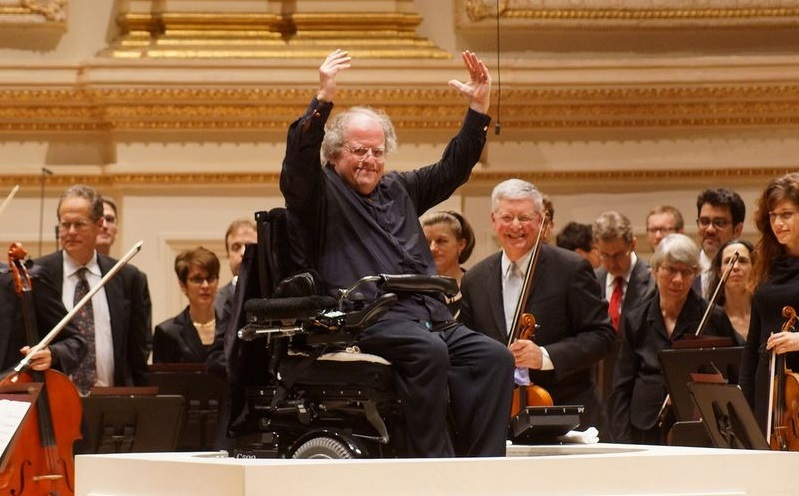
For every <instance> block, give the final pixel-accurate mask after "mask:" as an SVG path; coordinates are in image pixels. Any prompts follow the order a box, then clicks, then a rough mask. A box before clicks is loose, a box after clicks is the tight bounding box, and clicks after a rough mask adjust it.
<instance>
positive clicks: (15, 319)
mask: <svg viewBox="0 0 799 496" xmlns="http://www.w3.org/2000/svg"><path fill="white" fill-rule="evenodd" d="M30 272H31V273H30V276H31V288H32V289H31V293H32V297H33V299H32V301H33V307H34V316H35V319H36V324H37V325H36V327H37V329H36V331H37V334H38V338H39V339H40V340H41V339H42V338H44V337H45V336H46V335H47V333H49V332H50V330H51V329H53V328H54V327H55V326H56V325H57V324H58V323H59V322H61V319H63V318H64V316H65V315H66V314H67V311H66V309H65V308H64V305H63V304H62V303H61V298H60V296H59V291H58V290H57V289H56V287H55V286H54V285H53V283H52V280H51V278H50V277H49V276H48V274H47V272H46V271H45V270H44V269H43V268H42V267H34V268H33V269H31V271H30ZM20 276H23V277H24V275H20ZM16 288H17V284H16V283H15V274H13V273H12V271H11V268H10V267H9V266H8V265H6V264H4V263H0V333H1V334H0V335H1V336H2V337H0V371H1V372H2V373H3V374H5V372H7V371H9V369H11V368H12V367H14V366H16V365H17V364H18V363H19V362H20V360H22V359H23V357H25V356H26V355H27V351H28V349H30V346H29V345H30V343H28V339H27V335H26V332H25V329H26V328H25V320H24V319H25V317H24V315H23V311H22V305H21V304H20V298H19V295H17V294H15V293H16V292H17V290H16ZM33 344H36V343H33ZM84 356H86V340H85V339H84V337H83V336H82V335H81V334H80V332H79V331H78V328H77V327H75V325H74V324H71V323H70V324H67V326H66V327H64V329H63V330H62V331H61V332H60V333H59V334H58V336H56V338H55V339H54V340H53V342H52V343H50V345H49V346H47V347H45V348H44V349H42V350H40V351H38V352H36V354H35V355H34V356H33V357H32V358H31V360H30V365H31V368H32V369H33V370H47V369H49V368H54V369H56V370H59V371H61V372H64V373H65V374H69V373H71V372H72V371H73V370H74V369H75V368H76V367H77V365H78V363H80V361H81V360H83V357H84Z"/></svg>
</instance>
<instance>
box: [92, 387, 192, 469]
mask: <svg viewBox="0 0 799 496" xmlns="http://www.w3.org/2000/svg"><path fill="white" fill-rule="evenodd" d="M102 389H104V388H93V389H92V391H91V394H90V395H89V396H87V397H85V398H83V419H84V423H85V424H86V431H85V433H84V434H85V439H83V441H81V442H80V443H76V446H78V445H79V446H80V453H81V454H86V453H149V452H158V451H175V447H176V445H177V440H178V433H179V431H180V421H181V418H182V416H183V403H184V399H183V397H182V396H178V395H157V394H153V393H154V391H157V389H156V388H107V389H108V391H105V393H112V394H103V392H102ZM76 451H77V450H76Z"/></svg>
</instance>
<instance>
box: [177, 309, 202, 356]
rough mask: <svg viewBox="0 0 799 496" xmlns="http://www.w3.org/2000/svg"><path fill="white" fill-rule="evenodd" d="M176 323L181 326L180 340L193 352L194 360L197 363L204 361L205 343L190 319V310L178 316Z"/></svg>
mask: <svg viewBox="0 0 799 496" xmlns="http://www.w3.org/2000/svg"><path fill="white" fill-rule="evenodd" d="M175 323H176V324H178V325H179V326H180V338H181V339H182V340H183V341H184V342H185V343H186V345H187V346H188V348H189V349H190V350H191V353H192V355H193V358H194V359H195V360H197V361H202V360H204V359H205V357H204V356H203V343H202V341H200V335H199V334H198V333H197V330H196V329H195V328H194V323H193V322H192V321H191V318H190V317H189V310H188V308H187V309H186V310H184V311H183V312H181V314H180V315H178V317H177V318H176V319H175Z"/></svg>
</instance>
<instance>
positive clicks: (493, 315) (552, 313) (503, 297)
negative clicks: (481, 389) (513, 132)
mask: <svg viewBox="0 0 799 496" xmlns="http://www.w3.org/2000/svg"><path fill="white" fill-rule="evenodd" d="M542 211H543V209H542V200H541V193H540V192H539V191H538V189H536V187H535V186H534V185H532V184H530V183H528V182H526V181H522V180H519V179H509V180H507V181H504V182H502V183H500V184H498V185H497V186H496V187H495V188H494V191H493V192H492V194H491V224H492V226H493V229H494V233H495V235H496V238H497V240H498V241H499V244H500V245H501V247H502V251H500V252H499V253H496V254H494V255H491V256H489V257H488V258H486V259H485V260H483V261H482V262H480V263H478V264H477V265H476V266H474V267H473V268H472V269H470V270H469V271H467V272H466V274H465V275H464V277H463V283H462V286H461V291H462V293H463V303H462V307H461V320H462V321H463V323H464V324H466V326H467V327H469V328H471V329H478V330H480V331H482V332H484V333H485V334H487V335H488V336H491V337H493V338H494V339H497V340H499V341H501V342H503V343H505V342H507V340H508V335H509V332H511V330H512V327H513V326H514V323H513V322H512V320H513V315H514V309H515V308H516V306H517V304H518V303H519V302H518V299H519V296H518V295H519V294H521V292H520V291H519V290H518V288H519V284H518V282H516V281H514V279H517V280H518V279H519V278H521V279H523V278H524V270H525V269H526V268H527V265H528V262H529V260H530V257H531V255H532V252H533V248H534V246H535V245H536V240H537V238H538V233H539V230H540V229H541V213H542ZM537 258H538V262H537V264H535V272H534V274H533V277H532V287H531V290H530V293H529V298H528V299H527V301H526V302H523V305H522V308H523V311H524V312H525V313H530V314H532V315H533V317H534V318H535V321H536V330H535V333H534V335H533V336H532V338H531V339H529V340H528V339H519V340H516V341H514V342H513V343H511V344H510V346H509V347H510V350H511V351H512V352H513V355H514V357H515V359H516V367H517V368H518V369H517V374H516V380H517V384H519V383H523V382H524V381H525V377H524V376H529V380H530V381H531V382H532V383H533V384H535V385H538V386H541V387H543V388H544V389H546V390H547V391H548V392H549V394H550V396H551V397H552V400H553V402H554V404H555V405H583V406H584V407H585V412H584V414H583V416H582V417H581V419H580V420H581V424H580V428H581V429H585V428H588V427H592V426H593V427H597V428H599V429H600V433H601V432H602V430H603V429H602V427H603V425H602V424H603V422H602V415H601V414H602V407H601V399H600V395H599V391H598V389H597V385H596V379H595V377H594V371H595V368H596V364H597V362H599V360H601V359H602V358H603V357H604V356H606V355H607V354H608V353H610V350H611V348H612V346H613V342H614V340H615V333H614V330H613V326H612V325H611V324H610V319H609V318H608V309H607V308H608V307H607V303H606V302H605V301H604V300H603V299H602V297H601V296H600V287H599V283H598V282H597V279H596V277H595V275H594V272H593V269H592V267H591V264H590V263H588V261H586V260H585V259H583V258H582V257H580V256H579V255H577V254H576V253H574V252H571V251H568V250H564V249H562V248H557V247H553V246H551V245H549V244H547V243H541V244H540V245H539V247H538V257H537ZM520 271H521V274H520V273H519V272H520ZM509 413H510V412H509Z"/></svg>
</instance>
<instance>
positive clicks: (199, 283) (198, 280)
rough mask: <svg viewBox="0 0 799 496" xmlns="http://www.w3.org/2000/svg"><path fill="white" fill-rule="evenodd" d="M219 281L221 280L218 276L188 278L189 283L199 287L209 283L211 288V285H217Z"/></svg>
mask: <svg viewBox="0 0 799 496" xmlns="http://www.w3.org/2000/svg"><path fill="white" fill-rule="evenodd" d="M218 280H219V278H218V277H216V276H207V277H203V276H192V277H189V278H188V281H189V282H190V283H192V284H194V285H197V286H202V285H203V283H204V282H207V283H208V285H209V286H210V285H211V284H213V283H215V282H216V281H218Z"/></svg>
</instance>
